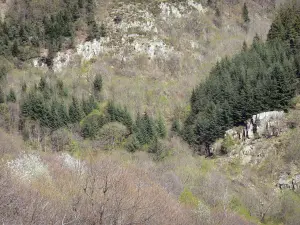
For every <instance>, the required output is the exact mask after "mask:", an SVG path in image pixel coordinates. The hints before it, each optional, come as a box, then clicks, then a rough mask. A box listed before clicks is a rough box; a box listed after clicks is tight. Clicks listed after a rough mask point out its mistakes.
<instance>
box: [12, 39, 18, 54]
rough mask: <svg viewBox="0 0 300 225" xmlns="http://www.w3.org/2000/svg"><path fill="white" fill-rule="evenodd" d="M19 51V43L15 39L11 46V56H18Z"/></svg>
mask: <svg viewBox="0 0 300 225" xmlns="http://www.w3.org/2000/svg"><path fill="white" fill-rule="evenodd" d="M19 53H20V51H19V45H18V42H17V41H16V40H15V41H14V43H13V45H12V48H11V54H12V56H13V57H18V55H19Z"/></svg>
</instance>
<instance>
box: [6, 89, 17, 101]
mask: <svg viewBox="0 0 300 225" xmlns="http://www.w3.org/2000/svg"><path fill="white" fill-rule="evenodd" d="M6 100H7V101H8V102H16V101H17V97H16V93H15V91H14V90H13V89H12V88H11V89H10V90H9V93H8V95H7V97H6Z"/></svg>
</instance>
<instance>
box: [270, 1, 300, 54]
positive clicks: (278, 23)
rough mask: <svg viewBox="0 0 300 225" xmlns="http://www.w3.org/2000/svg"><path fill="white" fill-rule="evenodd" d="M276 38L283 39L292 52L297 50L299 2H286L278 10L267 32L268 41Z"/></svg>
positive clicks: (298, 46) (298, 47) (298, 44)
mask: <svg viewBox="0 0 300 225" xmlns="http://www.w3.org/2000/svg"><path fill="white" fill-rule="evenodd" d="M276 39H277V40H281V41H284V42H285V43H287V44H288V45H290V48H291V49H292V51H293V53H294V54H296V53H297V52H299V50H300V4H299V3H296V1H295V2H292V3H290V4H286V5H285V6H284V7H281V8H280V9H279V12H278V14H277V16H276V18H275V20H274V22H273V23H272V25H271V29H270V31H269V33H268V41H274V40H276ZM298 54H299V53H298ZM298 56H299V55H298ZM298 58H299V57H298Z"/></svg>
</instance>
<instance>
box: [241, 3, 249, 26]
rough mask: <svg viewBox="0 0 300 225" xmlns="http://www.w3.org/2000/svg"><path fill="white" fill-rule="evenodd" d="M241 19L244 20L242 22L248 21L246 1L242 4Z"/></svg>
mask: <svg viewBox="0 0 300 225" xmlns="http://www.w3.org/2000/svg"><path fill="white" fill-rule="evenodd" d="M243 21H244V23H249V22H250V18H249V11H248V7H247V4H246V2H245V3H244V6H243Z"/></svg>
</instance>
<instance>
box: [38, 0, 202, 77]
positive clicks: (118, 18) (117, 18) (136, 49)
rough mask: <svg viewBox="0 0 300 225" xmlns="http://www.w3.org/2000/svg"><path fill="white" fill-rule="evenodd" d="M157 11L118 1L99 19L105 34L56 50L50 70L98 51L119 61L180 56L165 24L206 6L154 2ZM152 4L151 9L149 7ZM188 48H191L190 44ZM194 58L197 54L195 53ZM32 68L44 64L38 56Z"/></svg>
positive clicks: (91, 55)
mask: <svg viewBox="0 0 300 225" xmlns="http://www.w3.org/2000/svg"><path fill="white" fill-rule="evenodd" d="M157 4H158V5H157V9H158V12H153V8H155V7H154V6H150V5H148V3H142V4H141V3H136V4H125V3H122V2H120V4H119V5H118V6H117V7H115V8H112V9H111V11H110V12H109V14H110V15H109V16H108V17H107V18H106V19H105V20H104V21H102V22H103V24H105V27H106V28H107V37H102V38H100V39H99V40H93V41H88V42H84V43H80V44H78V45H77V46H76V48H75V51H70V50H68V51H66V52H58V53H57V54H56V57H55V58H54V60H53V70H54V71H56V72H59V71H61V70H62V69H63V68H64V67H67V66H68V65H69V64H70V63H71V62H72V61H73V60H74V59H75V58H76V56H80V57H81V58H82V60H90V59H92V58H95V57H97V56H99V55H101V54H105V55H109V56H111V57H113V58H115V59H118V60H121V61H122V62H125V61H129V60H134V59H135V57H138V56H141V55H142V56H146V57H148V59H149V60H152V59H155V58H163V59H166V58H171V57H172V56H176V57H181V53H180V52H179V51H177V50H176V49H175V48H174V46H172V44H171V43H169V42H168V40H167V38H166V34H165V31H164V29H165V27H162V24H164V25H163V26H165V24H168V25H170V24H173V22H174V21H173V20H174V19H184V18H187V17H189V16H190V14H191V12H199V14H203V13H205V12H206V9H204V8H203V7H202V5H201V4H200V3H197V2H194V1H193V0H189V1H187V2H181V3H172V2H162V3H157ZM150 7H152V8H150ZM191 48H192V49H193V48H195V45H194V44H191ZM196 57H197V58H198V57H199V56H196ZM33 66H34V67H45V64H43V63H42V62H41V61H40V60H39V59H35V60H33Z"/></svg>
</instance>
